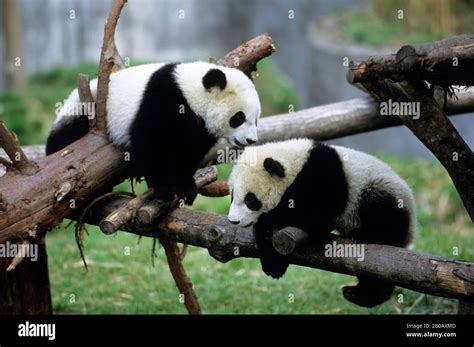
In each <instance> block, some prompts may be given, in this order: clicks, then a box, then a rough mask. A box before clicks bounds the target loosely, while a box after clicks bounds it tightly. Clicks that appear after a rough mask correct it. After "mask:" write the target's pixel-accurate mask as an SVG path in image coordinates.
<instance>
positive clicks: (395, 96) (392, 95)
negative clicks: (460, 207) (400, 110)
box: [363, 80, 474, 221]
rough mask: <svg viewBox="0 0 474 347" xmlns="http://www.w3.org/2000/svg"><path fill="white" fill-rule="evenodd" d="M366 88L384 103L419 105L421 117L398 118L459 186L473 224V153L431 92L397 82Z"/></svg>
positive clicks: (373, 83) (376, 83) (408, 82)
mask: <svg viewBox="0 0 474 347" xmlns="http://www.w3.org/2000/svg"><path fill="white" fill-rule="evenodd" d="M363 84H364V86H365V87H366V88H367V89H368V90H370V92H371V93H372V94H373V95H374V96H375V97H377V98H378V99H379V100H380V101H381V102H382V101H387V100H392V101H395V102H417V103H418V104H419V105H420V116H419V118H414V117H412V116H410V115H405V116H399V117H398V118H399V119H400V120H401V121H402V122H403V123H404V124H405V125H406V126H407V127H408V128H409V129H410V130H411V131H412V132H413V134H414V135H415V136H416V137H417V138H418V139H419V140H420V141H421V142H422V143H423V144H424V145H425V146H426V147H427V148H428V149H429V150H430V151H431V152H432V153H433V154H434V155H435V156H436V158H437V159H438V160H439V161H440V162H441V164H442V165H443V166H444V167H445V168H446V170H447V171H448V173H449V175H450V177H451V179H452V180H453V182H454V185H455V186H456V189H457V191H458V192H459V195H460V196H461V199H462V201H463V203H464V206H465V207H466V210H467V212H468V214H469V216H470V217H471V220H473V221H474V154H473V153H472V151H471V149H470V148H469V146H468V145H467V143H466V142H465V141H464V140H463V138H462V136H461V135H460V134H459V133H458V131H457V130H456V128H455V127H454V126H453V124H452V123H451V122H450V121H449V119H448V118H447V117H446V115H445V114H444V113H443V111H442V110H441V108H440V107H439V105H438V104H437V103H436V102H435V100H434V99H433V97H432V96H431V93H430V91H429V90H428V89H426V87H425V86H424V85H423V84H422V83H421V82H419V81H412V80H404V81H401V82H400V85H401V86H402V87H403V90H402V89H401V88H400V87H399V86H398V84H396V83H392V82H389V81H388V80H384V81H376V80H373V81H366V82H363Z"/></svg>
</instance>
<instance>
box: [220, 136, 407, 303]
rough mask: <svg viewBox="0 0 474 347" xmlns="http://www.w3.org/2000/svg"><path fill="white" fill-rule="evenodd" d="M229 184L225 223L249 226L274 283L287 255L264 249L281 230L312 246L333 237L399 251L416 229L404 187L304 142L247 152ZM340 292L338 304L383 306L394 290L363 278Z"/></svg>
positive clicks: (357, 158) (355, 155)
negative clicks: (295, 231) (299, 232)
mask: <svg viewBox="0 0 474 347" xmlns="http://www.w3.org/2000/svg"><path fill="white" fill-rule="evenodd" d="M229 184H230V186H231V190H232V204H231V207H230V211H229V214H228V219H229V221H230V222H231V223H233V224H236V225H239V226H241V227H248V226H251V225H253V228H254V231H255V236H256V242H257V246H258V248H259V250H260V257H261V264H262V268H263V271H264V272H265V273H266V274H267V275H269V276H271V277H273V278H280V277H281V276H282V275H283V274H284V273H285V271H286V269H287V267H288V260H287V257H286V256H283V255H280V254H279V253H277V252H276V251H275V250H274V248H273V246H272V243H271V236H272V232H273V231H275V230H278V229H281V228H284V227H286V226H293V227H298V228H301V229H303V230H304V231H306V232H307V233H308V234H309V235H310V236H312V238H313V240H314V241H316V240H319V241H320V242H321V241H322V240H324V236H325V235H328V234H329V233H330V232H331V231H333V230H337V231H338V232H339V233H341V234H342V235H345V236H347V237H348V238H351V239H353V240H354V241H356V242H359V243H376V244H387V245H393V246H399V247H406V246H407V245H408V244H409V243H410V241H411V239H412V237H413V235H414V233H415V229H416V217H415V204H414V199H413V195H412V192H411V190H410V188H409V187H408V185H407V183H406V182H405V181H404V180H403V179H402V178H400V176H398V175H397V174H396V173H395V172H394V171H393V170H392V169H391V168H390V167H389V166H388V165H386V164H385V163H383V162H381V161H380V160H378V159H376V158H374V157H372V156H370V155H368V154H365V153H361V152H359V151H356V150H353V149H349V148H344V147H339V146H329V145H325V144H323V143H320V142H317V141H313V140H310V139H293V140H288V141H283V142H273V143H268V144H264V145H261V146H253V147H248V148H247V149H245V151H244V152H243V153H242V155H241V160H238V161H237V164H236V165H235V166H234V168H233V170H232V173H231V176H230V180H229ZM358 280H359V281H358V284H357V285H355V286H346V287H344V288H343V295H344V297H345V298H346V299H347V300H349V301H351V302H353V303H355V304H358V305H361V306H365V307H373V306H376V305H378V304H381V303H383V302H385V301H386V300H388V299H389V298H390V296H391V294H392V292H393V289H394V287H393V285H391V284H390V283H385V282H382V281H380V280H374V279H371V278H369V277H359V278H358Z"/></svg>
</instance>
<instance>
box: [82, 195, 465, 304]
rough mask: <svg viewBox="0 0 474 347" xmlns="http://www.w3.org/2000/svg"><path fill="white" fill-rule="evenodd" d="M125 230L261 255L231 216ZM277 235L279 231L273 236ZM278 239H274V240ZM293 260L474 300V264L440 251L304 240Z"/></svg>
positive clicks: (190, 217)
mask: <svg viewBox="0 0 474 347" xmlns="http://www.w3.org/2000/svg"><path fill="white" fill-rule="evenodd" d="M128 200H129V199H128V198H120V199H113V200H111V201H108V202H103V203H102V204H100V205H97V206H96V207H95V208H94V209H93V210H91V211H90V212H89V213H88V214H87V215H86V216H85V220H86V221H87V222H88V223H92V224H96V221H97V220H100V219H101V218H103V217H104V216H105V215H107V214H108V213H109V212H110V211H111V210H113V209H114V208H116V206H117V204H124V203H126V202H127V201H128ZM122 230H124V231H127V232H130V233H133V234H138V235H143V236H149V237H158V238H160V239H169V240H172V241H175V242H181V243H185V244H190V245H194V246H197V247H203V248H207V249H208V250H209V254H210V255H211V256H212V257H214V258H215V259H217V260H218V261H221V262H224V263H225V262H228V261H230V260H232V259H235V258H239V257H244V258H258V257H259V252H258V249H257V246H256V244H255V238H254V234H253V231H252V230H250V229H248V228H247V229H240V228H238V227H236V226H235V225H233V224H231V223H230V222H228V221H227V218H226V217H225V216H222V215H218V214H214V213H204V212H198V211H192V210H188V209H184V208H177V209H175V210H173V211H171V212H170V213H169V214H168V215H167V216H166V217H165V218H164V219H163V220H162V221H160V222H159V224H158V225H153V224H148V225H143V224H141V223H137V222H132V223H130V224H127V225H124V226H123V228H122ZM274 237H275V236H274ZM274 242H275V241H274ZM333 242H336V245H342V246H345V245H351V244H352V243H351V242H350V241H348V240H346V239H343V238H341V237H336V236H330V237H328V239H327V242H326V244H331V245H333ZM288 260H289V262H290V263H292V264H295V265H300V266H305V267H310V268H317V269H323V270H327V271H332V272H338V273H342V274H346V275H352V276H359V275H363V276H370V277H373V278H377V279H381V280H385V281H388V282H390V283H393V284H394V285H397V286H400V287H404V288H408V289H412V290H415V291H419V292H422V293H426V294H431V295H438V296H444V297H449V298H458V299H463V300H468V301H472V300H474V264H472V263H468V262H465V261H462V260H453V259H448V258H444V257H440V256H435V255H430V254H423V253H418V252H413V251H410V250H408V249H405V248H398V247H392V246H386V245H373V244H366V245H364V260H362V261H358V260H357V259H356V258H347V257H346V258H339V257H328V256H326V255H325V249H324V245H320V244H305V245H303V246H301V247H299V248H297V249H296V250H295V251H294V252H293V253H291V254H290V255H289V256H288Z"/></svg>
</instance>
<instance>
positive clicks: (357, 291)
mask: <svg viewBox="0 0 474 347" xmlns="http://www.w3.org/2000/svg"><path fill="white" fill-rule="evenodd" d="M358 280H359V283H357V285H354V286H344V287H342V295H344V298H345V299H346V300H348V301H350V302H352V303H353V304H356V305H359V306H363V307H369V308H370V307H375V306H377V305H380V304H383V303H384V302H385V301H387V300H388V299H390V297H391V296H392V294H393V290H394V289H395V287H394V286H393V285H392V284H391V283H388V282H384V281H381V280H374V279H371V278H367V277H358Z"/></svg>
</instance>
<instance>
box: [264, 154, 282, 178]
mask: <svg viewBox="0 0 474 347" xmlns="http://www.w3.org/2000/svg"><path fill="white" fill-rule="evenodd" d="M263 167H264V168H265V170H267V171H268V173H269V174H270V175H277V176H278V177H282V178H283V177H285V168H284V167H283V165H281V163H280V162H278V161H276V160H275V159H273V158H266V159H265V160H264V161H263Z"/></svg>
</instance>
